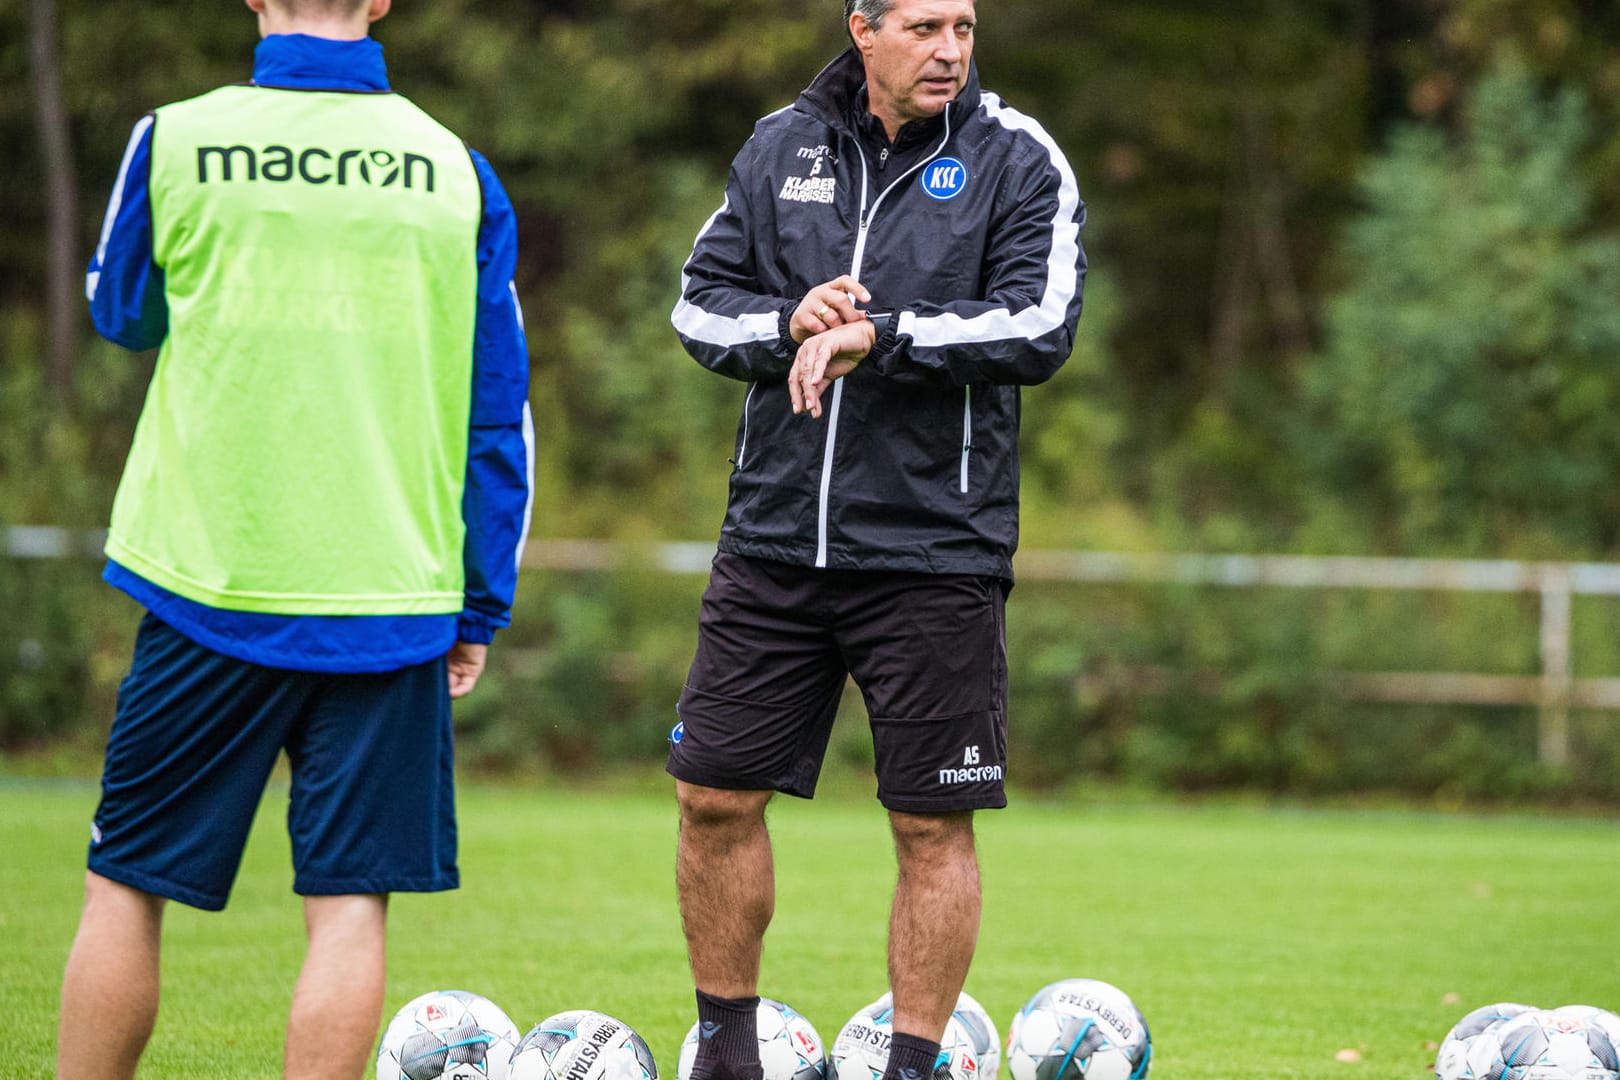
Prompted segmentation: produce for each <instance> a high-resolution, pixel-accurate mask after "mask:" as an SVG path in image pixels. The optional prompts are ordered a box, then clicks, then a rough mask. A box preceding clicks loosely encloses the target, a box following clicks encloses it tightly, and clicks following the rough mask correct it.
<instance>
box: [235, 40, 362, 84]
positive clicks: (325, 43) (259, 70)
mask: <svg viewBox="0 0 1620 1080" xmlns="http://www.w3.org/2000/svg"><path fill="white" fill-rule="evenodd" d="M253 83H254V85H255V86H275V87H283V88H286V89H290V90H358V91H370V92H373V93H386V92H387V91H388V65H387V64H385V63H384V62H383V49H382V45H381V44H380V43H379V42H377V41H375V40H373V39H372V38H369V37H368V38H361V39H360V40H359V41H336V40H333V39H332V38H322V37H313V36H311V35H309V34H271V35H270V36H269V37H267V38H265V39H264V40H262V41H260V42H259V44H258V47H257V48H255V49H254V50H253Z"/></svg>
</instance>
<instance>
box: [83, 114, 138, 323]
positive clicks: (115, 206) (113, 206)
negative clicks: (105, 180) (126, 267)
mask: <svg viewBox="0 0 1620 1080" xmlns="http://www.w3.org/2000/svg"><path fill="white" fill-rule="evenodd" d="M152 120H153V117H152V116H150V115H147V116H143V117H141V119H140V122H139V123H138V124H136V125H135V130H134V131H132V132H130V133H129V142H128V144H127V145H125V147H124V160H123V161H121V162H120V163H119V165H118V179H117V180H116V181H114V182H113V193H112V198H110V199H108V200H107V216H106V217H105V218H103V219H102V221H101V239H100V240H99V241H97V243H96V265H95V268H94V269H92V270H91V271H90V272H89V273H88V274H86V275H85V279H84V296H85V299H87V300H94V299H95V298H96V288H97V286H99V285H100V284H101V264H102V263H103V262H105V261H106V259H107V240H108V238H109V237H111V236H112V230H113V222H114V221H116V220H117V219H118V211H119V210H120V209H121V208H122V207H123V205H124V181H125V180H126V179H127V178H128V176H129V162H130V159H131V158H133V157H134V156H135V148H136V147H137V146H139V145H140V144H141V140H142V139H144V138H145V137H146V133H147V132H148V131H150V130H151V128H152Z"/></svg>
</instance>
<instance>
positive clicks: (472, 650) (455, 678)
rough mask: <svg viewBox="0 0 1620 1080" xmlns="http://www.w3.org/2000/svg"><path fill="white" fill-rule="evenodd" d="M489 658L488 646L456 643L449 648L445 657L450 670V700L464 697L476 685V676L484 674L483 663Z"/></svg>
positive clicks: (464, 642) (466, 642)
mask: <svg viewBox="0 0 1620 1080" xmlns="http://www.w3.org/2000/svg"><path fill="white" fill-rule="evenodd" d="M488 658H489V646H488V645H474V644H472V643H471V642H468V641H458V642H456V643H455V644H454V645H452V646H451V647H450V653H449V655H448V656H447V657H446V660H447V661H448V664H449V668H450V697H451V699H452V700H453V699H455V698H459V697H466V696H467V695H468V694H470V693H472V688H473V687H475V686H477V685H478V676H480V675H482V674H483V673H484V661H485V660H487V659H488Z"/></svg>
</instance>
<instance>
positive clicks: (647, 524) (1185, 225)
mask: <svg viewBox="0 0 1620 1080" xmlns="http://www.w3.org/2000/svg"><path fill="white" fill-rule="evenodd" d="M57 4H58V8H59V14H60V40H59V46H60V52H61V56H60V60H61V69H62V78H63V82H64V90H65V95H66V101H67V107H68V110H69V113H70V117H69V119H70V129H71V130H70V134H71V136H72V141H73V146H74V152H75V156H76V166H77V170H78V180H79V189H80V193H81V205H80V207H79V211H78V214H77V221H78V222H79V226H80V237H79V245H80V247H81V248H82V250H83V252H84V255H85V257H86V258H88V256H89V253H90V251H91V249H92V247H93V244H94V239H95V236H96V234H97V231H98V230H99V227H100V220H101V212H102V207H103V205H104V199H105V197H106V195H107V193H108V191H109V190H110V188H111V185H112V182H113V177H114V175H115V173H116V170H117V166H118V161H119V157H120V155H121V153H122V151H123V149H124V145H125V140H126V138H127V136H128V132H129V129H130V126H131V125H132V124H133V123H134V122H135V121H136V120H137V119H138V118H139V117H140V115H141V114H142V113H144V112H145V111H146V110H148V109H150V108H152V107H153V106H155V105H157V104H160V103H162V102H165V101H169V100H173V99H176V98H181V97H186V96H189V95H193V94H197V93H201V92H203V91H205V90H208V89H210V88H212V87H214V86H216V85H219V84H221V83H226V82H232V81H237V80H240V79H243V78H245V77H246V76H247V74H248V72H249V70H250V64H251V50H252V47H253V45H254V43H255V41H256V31H255V27H254V22H253V18H252V16H251V15H250V14H249V13H248V12H247V11H246V10H245V9H244V8H243V7H242V6H241V5H240V4H239V3H234V2H231V3H224V4H216V3H202V2H188V3H180V4H167V5H164V4H150V3H138V2H136V0H97V2H94V3H92V2H89V0H57ZM1616 11H1620V9H1617V8H1615V6H1614V5H1604V4H1581V3H1577V2H1576V0H1447V2H1445V3H1435V4H1413V3H1410V2H1405V0H1328V2H1322V0H1265V2H1263V3H1250V4H1243V5H1236V6H1229V7H1219V6H1214V7H1212V6H1211V5H1208V4H1201V3H1194V2H1191V0H1149V2H1144V3H1130V4H1117V3H1106V2H1104V0H1017V2H1003V0H982V2H981V3H980V4H979V15H980V35H979V44H978V57H979V61H980V67H981V72H982V75H983V81H984V83H985V85H986V86H988V87H989V88H991V89H992V90H995V91H996V92H998V93H1000V94H1001V95H1002V96H1003V97H1004V98H1005V99H1006V100H1007V101H1008V102H1009V103H1010V104H1011V105H1013V106H1014V107H1016V108H1018V109H1020V110H1022V111H1024V112H1026V113H1028V114H1030V115H1032V116H1034V117H1036V118H1037V119H1039V120H1040V121H1041V123H1042V124H1043V125H1044V126H1045V127H1046V128H1047V129H1048V130H1049V131H1050V132H1051V134H1052V135H1053V136H1054V137H1055V138H1056V140H1057V141H1058V143H1059V144H1060V145H1061V146H1062V147H1063V148H1064V149H1065V151H1066V152H1067V154H1068V156H1069V158H1070V161H1071V163H1072V164H1073V166H1074V169H1075V173H1076V175H1077V177H1078V179H1079V182H1080V185H1081V188H1082V192H1083V193H1084V195H1085V197H1086V199H1087V202H1088V204H1089V206H1090V210H1091V224H1090V226H1089V227H1088V231H1087V234H1086V238H1085V239H1086V246H1087V250H1088V252H1089V254H1090V255H1091V259H1092V271H1091V277H1090V280H1089V284H1088V291H1087V305H1086V314H1085V317H1084V319H1083V320H1082V324H1081V332H1080V340H1079V342H1078V344H1077V348H1076V352H1075V354H1074V356H1073V358H1072V359H1071V360H1070V362H1069V364H1068V365H1067V366H1066V368H1065V369H1064V370H1063V371H1062V372H1060V373H1059V374H1058V376H1057V377H1056V378H1054V379H1053V380H1052V381H1051V382H1050V383H1049V384H1047V385H1045V386H1041V387H1035V388H1031V389H1030V390H1029V391H1028V392H1027V393H1026V394H1025V396H1024V425H1025V428H1024V436H1025V437H1024V517H1023V533H1024V543H1025V546H1026V547H1029V548H1080V547H1090V548H1118V549H1126V550H1137V551H1143V550H1172V551H1173V550H1218V551H1275V550H1283V551H1297V552H1306V553H1318V554H1323V553H1345V554H1367V553H1371V552H1379V553H1388V554H1401V555H1446V556H1458V555H1477V556H1483V557H1489V556H1497V555H1503V554H1513V555H1524V556H1527V557H1537V558H1562V559H1588V560H1612V559H1615V558H1617V557H1620V524H1617V523H1620V475H1617V473H1616V465H1615V462H1616V461H1620V436H1617V435H1616V434H1615V432H1616V431H1617V430H1620V426H1617V425H1616V424H1615V422H1614V417H1615V415H1616V414H1617V413H1620V400H1617V395H1620V371H1617V370H1616V368H1615V357H1616V356H1620V314H1617V313H1620V304H1617V303H1616V302H1615V297H1616V296H1617V295H1620V239H1617V230H1616V227H1615V225H1614V222H1615V221H1617V220H1620V15H1617V14H1616ZM28 19H29V4H28V3H26V2H24V0H0V85H3V86H5V87H6V88H7V90H8V92H7V93H5V94H0V144H3V145H4V147H5V149H6V154H7V157H6V160H7V163H8V166H7V170H6V177H7V181H8V184H7V197H6V200H5V201H4V204H3V205H0V525H4V524H30V525H46V524H48V525H62V526H70V527H74V528H80V529H95V528H99V527H102V526H103V525H104V524H105V522H106V519H107V514H108V510H109V507H110V502H111V495H112V491H113V489H114V485H115V483H116V480H117V476H118V473H119V470H120V469H121V467H122V464H123V459H124V454H125V453H126V451H127V447H128V444H129V438H130V433H131V431H132V428H133V424H134V421H135V418H136V416H137V414H138V411H139V408H140V404H141V399H142V397H143V394H144V387H145V384H146V381H147V378H148V377H149V373H150V369H151V362H152V358H151V357H149V356H130V355H128V354H124V353H122V352H120V351H119V350H117V349H115V348H112V347H110V346H106V345H103V344H100V343H90V342H87V344H86V345H85V346H84V348H83V349H82V352H81V356H80V358H79V364H78V369H77V372H76V379H77V383H76V389H75V392H74V393H72V394H70V395H67V397H66V398H65V399H61V400H54V399H52V397H51V395H50V394H48V393H47V392H46V390H45V388H44V375H43V372H42V370H41V369H42V367H43V360H42V357H43V356H44V354H45V352H46V350H45V348H44V345H45V342H44V341H43V335H44V331H43V330H42V329H41V327H42V326H43V323H44V317H43V314H42V311H43V290H44V286H43V281H44V274H43V272H42V265H41V262H42V258H43V255H42V252H43V251H44V250H46V244H45V238H44V233H43V229H44V225H43V223H44V221H45V220H46V214H45V210H46V207H47V203H48V199H47V192H46V190H45V184H44V181H43V179H42V174H43V167H42V157H41V154H40V151H39V149H38V148H39V145H40V143H39V137H38V133H37V131H36V128H35V123H36V118H35V115H34V102H33V99H32V94H31V92H30V91H29V86H30V68H29V54H28V40H29V34H28V29H29V22H28ZM377 35H378V37H379V39H380V40H381V41H382V42H383V43H384V46H385V49H386V51H387V56H388V58H389V62H390V66H391V70H392V74H393V78H394V81H395V85H396V87H397V88H398V89H400V90H402V91H403V92H405V93H407V94H409V95H411V96H412V97H413V98H414V99H416V100H417V101H418V102H419V103H421V104H422V105H423V106H424V107H425V108H427V109H428V110H429V111H430V112H432V113H433V114H434V115H436V116H437V117H439V118H440V119H442V120H443V121H445V122H446V123H448V124H449V125H451V126H452V127H453V128H455V129H456V130H457V131H458V132H459V133H460V134H462V135H463V136H464V137H465V138H466V139H467V141H468V142H469V143H470V144H471V145H472V146H474V147H476V148H477V149H479V150H481V151H483V152H484V153H486V154H487V155H488V156H489V158H490V159H491V160H492V161H493V162H494V164H495V166H496V168H497V170H498V172H499V173H500V175H501V177H502V179H503V181H504V183H505V185H506V187H507V188H508V190H509V192H510V193H511V195H512V198H513V200H514V203H515V205H516V207H517V211H518V215H519V219H520V229H521V244H522V254H521V262H520V265H519V269H518V288H519V291H520V294H521V296H522V298H523V301H524V305H525V309H526V315H527V320H528V326H529V331H530V338H531V349H532V353H533V360H534V378H533V383H532V398H533V401H534V404H535V412H536V421H537V428H538V434H539V455H540V460H539V490H538V492H537V500H536V515H535V534H536V536H537V537H541V538H566V537H591V538H612V539H618V540H622V541H626V542H629V543H631V544H632V545H634V544H640V543H650V542H655V541H659V540H666V539H678V540H705V541H707V540H710V539H712V538H713V536H714V533H715V531H716V529H717V528H718V525H719V521H720V517H721V512H722V507H723V504H724V499H725V489H726V481H727V475H728V472H729V465H728V463H727V458H728V457H729V455H730V453H731V450H732V446H733V440H734V437H735V424H736V417H737V409H738V405H739V404H740V401H741V397H742V394H743V388H742V386H741V384H738V383H734V382H731V381H729V380H726V379H723V378H720V377H717V376H714V375H711V374H709V373H707V372H705V371H703V370H702V369H700V368H699V367H698V366H697V365H696V364H694V363H692V362H691V361H690V360H689V359H688V358H687V357H686V356H685V354H684V353H683V352H682V350H681V349H680V347H679V344H678V343H677V342H676V340H675V338H674V335H673V333H672V332H671V331H670V329H669V325H668V315H669V311H670V308H671V307H672V305H673V304H674V302H675V298H676V293H677V289H678V280H679V274H680V266H681V263H682V261H683V259H684V258H685V256H686V254H687V251H688V250H689V247H690V243H691V240H692V238H693V236H694V234H695V233H696V231H697V230H698V228H699V227H700V226H701V225H702V223H703V221H704V220H705V219H706V218H707V216H708V215H709V214H710V213H711V212H712V211H713V209H714V208H715V205H716V204H717V202H718V200H719V198H720V193H721V186H722V181H723V177H724V173H725V169H726V167H727V165H728V163H729V161H730V160H731V157H732V155H733V154H734V153H735V152H736V151H737V150H738V148H739V147H741V146H742V144H743V143H744V141H745V140H746V139H747V138H748V136H749V133H750V131H751V129H752V125H753V122H754V120H755V118H757V117H758V116H760V115H762V114H763V113H766V112H769V111H771V110H774V109H776V108H779V107H781V106H783V105H786V104H787V103H788V102H789V101H791V99H792V97H793V95H794V94H795V93H796V92H797V91H798V90H799V89H800V88H801V87H802V86H803V85H804V84H805V83H806V82H807V81H808V80H809V78H810V77H811V76H812V75H813V74H814V73H815V71H817V70H818V69H819V67H820V66H821V65H822V64H823V63H824V62H825V61H826V60H827V59H829V58H830V57H831V56H832V55H833V54H834V53H835V52H837V51H838V50H839V49H840V48H842V47H843V46H844V44H845V38H844V32H843V29H842V27H841V25H840V23H839V20H838V5H837V4H836V3H833V2H832V0H593V2H583V0H567V2H562V3H546V4H524V3H516V2H513V0H483V2H479V3H473V2H471V0H436V2H434V3H417V4H402V5H400V6H399V8H398V10H397V11H395V12H394V13H393V14H392V15H390V16H389V18H387V19H386V20H384V21H383V22H382V23H380V24H379V25H378V27H377ZM88 336H89V335H88V333H87V334H86V337H87V338H88ZM96 571H97V567H96V565H95V564H94V562H93V561H85V562H73V563H40V562H10V561H0V610H4V611H5V612H6V613H7V617H6V619H5V621H4V623H3V624H0V748H3V749H6V750H11V749H16V748H21V747H31V746H35V745H37V744H38V743H39V742H40V741H41V740H42V739H48V738H53V737H56V736H84V737H87V741H93V736H94V735H95V734H96V733H98V732H99V730H100V728H101V726H102V725H103V724H104V723H105V722H106V719H107V718H108V717H109V716H110V713H111V704H112V697H113V694H114V692H115V690H116V684H117V680H118V678H119V677H120V675H121V674H122V670H123V667H124V665H125V664H126V663H127V658H128V650H129V644H130V640H131V636H132V635H131V631H132V629H133V624H134V619H135V617H136V614H137V613H136V612H135V610H134V607H133V605H131V604H129V603H128V602H127V601H124V600H123V599H122V598H121V597H119V596H118V595H117V594H115V593H113V592H112V591H111V590H109V589H107V588H106V587H105V586H102V585H100V584H99V583H97V581H96V580H95V576H96ZM700 588H701V582H700V581H699V580H697V579H695V578H689V577H671V576H665V575H662V574H659V573H656V572H653V571H651V570H634V571H631V572H628V573H623V574H619V575H615V576H605V575H598V574H589V575H577V576H575V575H561V574H552V573H544V574H541V573H530V574H527V575H526V576H525V580H524V582H523V588H522V590H521V592H520V600H519V609H518V611H517V613H516V621H515V624H514V626H513V628H512V629H511V630H509V631H507V632H505V633H503V634H502V635H501V638H500V640H499V642H498V643H497V646H496V649H495V650H494V652H493V653H492V665H493V667H492V670H491V672H490V675H489V677H488V679H487V680H486V683H485V685H483V686H482V687H480V689H479V691H478V693H477V694H476V695H475V696H474V697H472V698H470V699H468V700H467V701H466V702H464V703H463V704H462V705H461V706H460V707H459V710H458V717H459V722H460V724H461V727H462V731H463V738H462V748H463V755H464V760H470V761H472V762H474V763H476V764H478V765H479V766H481V767H485V768H519V767H522V768H528V767H533V766H537V765H539V766H554V767H564V768H568V769H578V768H586V767H590V766H592V765H594V764H597V763H600V762H604V761H611V760H618V759H638V760H651V759H654V758H656V757H657V756H658V754H659V753H661V746H662V740H663V737H664V733H665V732H667V730H668V727H669V724H670V723H671V722H672V711H673V703H674V700H675V696H676V694H677V693H678V691H679V687H680V682H681V680H682V679H683V678H684V675H685V670H686V664H687V662H688V661H689V659H690V649H691V643H692V634H693V626H694V622H695V615H696V604H697V595H698V592H699V590H700ZM1532 606H1533V605H1532ZM1617 609H1620V605H1614V604H1610V603H1608V602H1599V601H1596V600H1593V601H1581V602H1579V603H1577V610H1576V627H1575V643H1576V649H1577V655H1576V668H1577V673H1578V674H1582V675H1594V676H1595V675H1606V674H1613V673H1616V672H1620V655H1617V652H1620V650H1617V649H1616V648H1614V647H1613V646H1612V645H1611V644H1610V643H1611V642H1613V641H1617V640H1620V625H1616V624H1617V623H1620V614H1617ZM1010 620H1011V625H1012V635H1013V641H1012V648H1011V661H1012V664H1013V697H1014V716H1015V719H1014V724H1015V731H1016V736H1015V745H1014V754H1015V767H1016V768H1017V769H1018V770H1019V773H1020V775H1022V776H1024V777H1026V778H1027V779H1028V781H1029V782H1030V783H1032V784H1037V785H1052V786H1062V785H1067V784H1069V783H1071V782H1073V781H1075V780H1076V779H1077V778H1078V779H1081V780H1085V779H1090V778H1102V779H1104V780H1107V781H1110V782H1122V783H1129V784H1144V785H1156V786H1167V787H1172V788H1178V789H1202V788H1209V787H1214V786H1221V785H1240V786H1244V787H1250V788H1255V789H1261V790H1266V791H1281V792H1304V791H1323V792H1351V791H1365V790H1391V791H1400V792H1405V793H1411V794H1419V795H1432V796H1436V797H1442V798H1454V797H1472V796H1481V797H1498V796H1503V795H1515V796H1517V795H1541V794H1556V795H1558V796H1559V797H1592V798H1602V799H1609V800H1613V799H1617V798H1620V783H1617V782H1616V781H1614V780H1613V779H1611V778H1612V777H1614V776H1616V775H1620V773H1617V771H1616V765H1617V764H1620V738H1617V737H1616V734H1615V732H1616V729H1615V723H1614V718H1613V717H1612V716H1606V715H1582V714H1577V715H1576V716H1575V717H1574V718H1573V721H1572V759H1573V760H1574V762H1575V764H1574V765H1573V766H1572V767H1571V769H1570V770H1569V771H1568V772H1566V773H1561V774H1556V775H1554V774H1549V773H1547V772H1545V771H1543V770H1541V769H1539V768H1538V767H1536V766H1534V765H1533V764H1530V762H1531V761H1532V759H1533V749H1534V745H1535V730H1534V727H1535V718H1534V717H1533V716H1532V715H1530V714H1529V713H1528V712H1514V711H1512V710H1500V711H1492V710H1470V709H1460V708H1452V709H1444V708H1438V707H1424V708H1418V707H1394V706H1374V705H1354V704H1347V703H1345V702H1343V701H1341V700H1340V699H1339V698H1338V697H1337V696H1336V695H1335V694H1333V693H1332V692H1330V690H1331V688H1330V687H1329V686H1328V685H1327V683H1328V682H1329V681H1330V680H1329V674H1330V673H1332V672H1335V671H1384V670H1455V671H1493V672H1500V673H1512V674H1521V675H1522V674H1533V673H1534V672H1535V671H1536V670H1537V665H1538V659H1537V656H1536V652H1535V649H1536V638H1535V613H1534V611H1533V610H1531V609H1530V607H1527V605H1526V602H1523V601H1520V600H1519V599H1517V598H1499V597H1493V598H1481V597H1453V598H1444V597H1438V596H1436V597H1419V596H1412V595H1402V596H1390V595H1368V594H1362V593H1342V594H1338V593H1333V594H1306V593H1292V592H1286V591H1264V590H1260V591H1251V592H1246V593H1237V592H1226V591H1222V590H1213V589H1208V590H1166V589H1152V588H1140V589H1126V588H1098V587H1087V588H1054V587H1051V586H1048V585H1044V584H1036V583H1023V584H1021V585H1020V586H1019V588H1018V589H1017V590H1016V591H1015V592H1014V596H1013V601H1012V607H1011V612H1010ZM1414 626H1421V627H1423V628H1424V631H1425V632H1423V633H1413V632H1412V628H1413V627H1414ZM847 705H848V708H847V709H846V715H845V718H844V721H842V722H841V723H840V726H839V729H838V732H837V733H836V735H835V739H834V744H833V754H834V755H835V756H836V758H837V759H838V760H840V761H846V762H854V763H857V764H861V765H863V766H864V765H865V764H866V763H868V762H869V755H870V747H869V745H867V743H866V741H865V733H864V731H863V730H862V729H863V728H864V724H862V723H861V716H860V712H861V710H860V708H859V703H858V700H856V697H855V695H851V700H850V701H849V702H847Z"/></svg>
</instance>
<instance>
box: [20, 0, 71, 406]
mask: <svg viewBox="0 0 1620 1080" xmlns="http://www.w3.org/2000/svg"><path fill="white" fill-rule="evenodd" d="M29 14H30V16H31V18H30V26H29V67H30V68H31V69H32V74H33V86H34V104H35V109H36V115H37V117H38V123H39V144H40V156H41V158H42V159H43V162H44V166H45V200H46V205H47V214H46V225H45V234H46V243H45V253H46V254H45V261H46V271H45V308H46V320H45V321H46V327H47V334H46V340H47V342H48V347H49V354H48V371H49V375H50V383H51V390H52V391H53V392H54V393H55V395H56V398H57V401H58V403H59V404H60V403H62V402H65V401H66V399H67V397H68V395H69V394H70V393H71V392H72V389H73V361H74V356H75V354H76V353H77V352H78V345H79V332H78V331H79V318H78V310H77V305H78V292H79V290H78V289H77V288H76V287H75V286H76V285H77V283H78V280H79V265H78V264H79V251H78V237H79V232H78V227H77V226H78V221H77V219H78V216H79V185H78V179H77V177H76V176H75V175H74V172H73V144H72V142H71V141H70V139H69V135H68V116H67V107H66V105H65V104H64V102H63V100H62V58H61V54H60V51H59V49H58V46H57V29H56V0H31V2H30V4H29Z"/></svg>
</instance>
